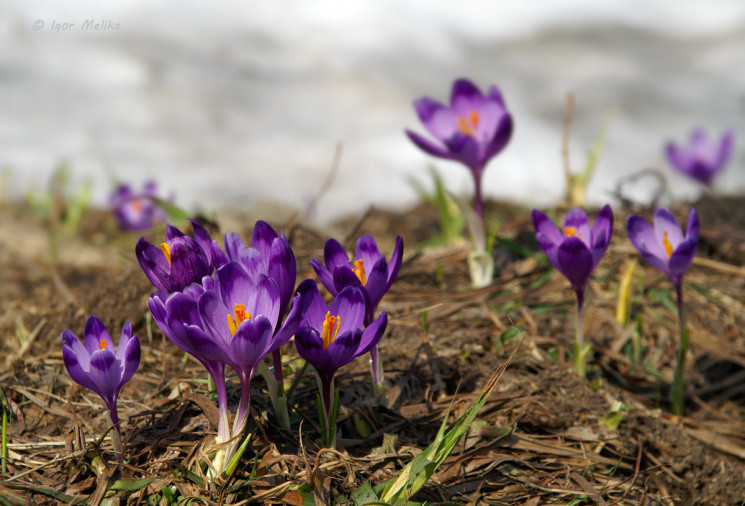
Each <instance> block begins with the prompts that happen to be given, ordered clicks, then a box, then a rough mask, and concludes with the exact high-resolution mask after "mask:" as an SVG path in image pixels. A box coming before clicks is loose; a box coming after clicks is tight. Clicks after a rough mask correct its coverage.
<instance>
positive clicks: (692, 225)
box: [686, 208, 699, 242]
mask: <svg viewBox="0 0 745 506" xmlns="http://www.w3.org/2000/svg"><path fill="white" fill-rule="evenodd" d="M698 230H699V225H698V213H697V212H696V210H695V209H693V208H691V210H690V211H689V212H688V225H687V226H686V239H695V241H696V242H698Z"/></svg>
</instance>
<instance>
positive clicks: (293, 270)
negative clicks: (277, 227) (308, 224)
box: [268, 235, 297, 311]
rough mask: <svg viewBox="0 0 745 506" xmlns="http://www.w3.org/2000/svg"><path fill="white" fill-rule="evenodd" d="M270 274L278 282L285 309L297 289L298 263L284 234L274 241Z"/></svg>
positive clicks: (270, 260)
mask: <svg viewBox="0 0 745 506" xmlns="http://www.w3.org/2000/svg"><path fill="white" fill-rule="evenodd" d="M268 276H269V277H270V278H272V279H273V280H274V281H275V282H276V283H277V288H278V289H279V296H280V308H281V310H282V311H285V310H286V309H287V304H289V302H290V299H291V298H292V293H293V291H294V289H295V281H296V280H297V263H296V262H295V254H294V253H293V252H292V248H291V247H290V245H289V244H288V242H287V239H286V238H285V237H284V235H283V236H282V237H281V238H277V239H275V240H274V241H273V242H272V246H271V254H270V256H269V268H268Z"/></svg>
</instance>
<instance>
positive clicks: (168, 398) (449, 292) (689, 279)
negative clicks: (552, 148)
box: [0, 198, 745, 505]
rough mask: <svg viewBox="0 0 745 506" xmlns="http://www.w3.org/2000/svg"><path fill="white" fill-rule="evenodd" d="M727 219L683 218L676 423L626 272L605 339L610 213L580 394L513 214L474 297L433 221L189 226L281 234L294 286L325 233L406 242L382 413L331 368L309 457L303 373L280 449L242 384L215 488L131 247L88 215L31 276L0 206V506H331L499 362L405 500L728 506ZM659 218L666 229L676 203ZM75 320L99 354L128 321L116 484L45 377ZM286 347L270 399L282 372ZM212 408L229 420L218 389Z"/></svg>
mask: <svg viewBox="0 0 745 506" xmlns="http://www.w3.org/2000/svg"><path fill="white" fill-rule="evenodd" d="M743 204H745V200H743V199H740V198H719V199H707V200H704V201H700V202H698V203H696V204H695V207H696V208H697V210H698V211H699V214H700V219H701V228H702V230H701V242H700V246H699V255H698V257H697V259H696V261H695V262H694V265H693V266H692V267H691V269H690V270H689V274H688V275H687V276H686V285H685V289H684V293H685V298H686V311H687V320H688V326H689V332H690V340H691V346H690V349H689V352H688V355H687V360H686V380H687V389H686V392H687V404H686V415H685V416H684V417H682V418H678V417H675V416H673V415H672V414H671V413H670V406H669V403H668V401H667V398H668V389H669V384H670V381H671V379H672V376H673V371H674V368H675V361H676V347H677V326H676V325H677V324H676V321H677V316H676V312H675V307H674V290H673V288H672V286H671V284H670V282H669V280H668V279H667V278H666V277H665V276H664V275H662V274H660V273H658V272H656V271H654V270H653V269H651V268H650V267H648V266H647V265H646V264H644V263H642V262H640V263H639V265H638V266H637V267H636V270H635V274H634V278H633V282H632V303H631V317H630V322H631V323H629V324H628V325H625V326H622V325H620V324H619V323H618V322H617V321H616V317H615V311H616V302H617V297H618V296H617V294H618V286H619V282H620V280H621V277H622V275H623V273H624V271H625V270H626V268H627V266H628V265H629V263H630V262H631V261H632V260H633V259H634V258H636V253H635V251H634V250H633V247H632V246H631V244H630V242H629V241H628V239H627V236H626V233H625V230H624V226H623V224H624V222H625V215H626V214H627V212H628V211H629V210H621V209H615V211H616V226H615V230H614V237H613V240H612V242H611V246H610V248H609V251H608V253H607V254H606V256H605V258H604V259H603V260H602V261H601V264H600V266H599V267H598V269H597V270H596V271H595V273H594V275H593V278H592V280H591V282H590V285H589V292H588V303H587V304H588V306H587V308H588V309H587V321H586V331H585V335H586V338H587V339H589V340H590V342H591V343H592V350H593V351H592V355H591V357H590V361H589V363H590V366H589V375H588V378H587V379H581V378H579V377H577V376H576V375H575V374H574V373H572V372H571V364H570V359H569V353H570V351H571V348H572V339H573V332H574V317H573V311H574V299H573V292H572V291H571V289H570V287H569V284H568V282H567V281H566V280H565V279H564V278H563V277H562V276H561V275H560V274H559V273H558V272H556V271H555V270H554V269H552V268H551V267H550V266H549V265H548V263H547V262H546V261H545V259H544V257H543V255H542V253H540V250H539V248H538V246H537V244H536V242H535V240H534V239H533V236H532V227H531V225H530V220H529V210H527V209H522V208H518V207H513V206H507V205H497V204H494V203H492V204H490V205H489V206H488V208H487V216H488V217H489V219H490V220H492V221H496V220H499V222H500V227H499V234H498V242H497V244H496V246H495V248H494V256H495V260H496V262H497V273H496V279H495V282H494V283H493V285H491V286H489V287H487V288H483V289H478V290H474V289H471V288H469V286H468V275H467V270H466V263H465V258H466V255H467V245H466V244H462V245H441V246H428V247H422V246H421V245H422V244H423V243H424V242H426V241H429V242H430V243H431V239H432V238H433V237H434V236H435V235H436V234H437V232H438V220H437V214H436V211H435V210H434V209H433V208H431V207H430V206H428V205H425V204H422V205H421V206H419V207H417V208H415V209H411V210H410V211H408V212H405V213H399V214H396V213H389V212H383V211H375V210H371V211H369V212H367V213H365V214H364V215H363V216H361V217H354V218H350V219H349V220H345V221H343V222H340V223H337V224H335V225H334V226H333V227H330V228H329V229H328V230H324V231H319V230H314V229H311V228H309V227H305V226H303V225H299V224H298V222H297V221H296V222H295V223H288V222H281V221H278V220H272V219H271V217H267V216H256V217H245V218H244V217H241V218H240V219H238V220H233V221H232V222H233V223H243V224H244V225H243V230H235V229H232V228H231V229H227V228H221V226H220V225H221V224H222V221H221V219H220V218H214V217H210V218H209V219H208V220H205V223H206V225H207V226H208V228H210V230H211V232H213V237H214V236H215V235H217V234H218V233H224V232H227V231H233V230H235V231H239V232H241V233H242V235H243V236H244V238H248V237H250V230H251V228H252V226H253V222H254V220H255V219H256V218H262V219H268V221H270V222H271V223H272V224H273V225H275V226H277V227H278V228H284V230H285V231H286V232H287V233H288V236H289V238H290V241H291V244H292V246H293V249H294V250H295V254H296V257H297V261H298V280H302V279H304V278H306V277H314V273H313V271H312V269H311V268H310V265H309V262H308V260H309V259H310V258H314V257H315V258H322V251H323V244H324V241H325V240H326V238H328V237H330V236H334V237H336V238H337V239H339V240H340V241H342V242H343V243H345V244H346V245H351V244H353V243H354V242H355V241H356V238H357V237H358V236H359V234H371V235H373V236H375V237H376V238H377V239H378V240H379V244H381V245H382V246H381V249H382V250H383V251H384V252H386V253H388V254H390V251H391V248H392V245H393V239H394V237H395V236H396V235H397V234H400V235H402V236H403V238H404V241H405V244H406V250H405V257H404V263H403V266H402V268H401V272H400V275H399V278H398V280H397V281H396V283H395V284H394V285H393V288H392V289H391V291H390V292H389V293H388V294H387V295H386V296H385V297H384V299H383V301H382V303H381V306H380V308H381V309H384V310H385V311H387V312H388V314H389V326H388V330H387V332H386V336H385V337H384V338H383V340H382V341H381V345H380V350H381V354H382V357H383V362H384V365H385V371H386V380H387V399H386V404H385V405H384V406H379V407H372V406H371V405H370V402H369V398H370V385H369V375H368V373H367V364H366V363H364V361H361V360H360V361H358V363H354V364H351V365H350V366H348V367H347V368H345V369H343V370H342V371H340V374H339V375H338V376H337V385H338V386H339V387H340V388H341V391H342V394H341V408H340V409H341V413H340V420H341V421H340V426H341V432H340V435H341V439H340V441H339V451H338V452H328V451H322V450H321V448H320V437H319V432H318V427H317V422H316V414H317V411H316V405H315V403H316V400H315V399H316V383H315V380H314V379H313V376H312V374H306V375H305V377H304V378H303V379H302V381H301V382H300V386H299V387H298V388H297V389H296V390H295V391H294V393H293V396H292V397H291V399H290V406H291V417H292V422H293V430H291V431H288V430H283V429H281V428H280V427H279V426H278V424H277V423H275V422H274V421H273V419H272V415H271V413H270V410H269V403H268V400H267V398H266V397H265V395H266V394H265V388H264V385H263V382H262V380H261V377H260V376H257V377H256V379H255V380H254V383H253V390H254V391H253V394H252V412H253V421H252V422H251V424H250V430H252V431H253V433H254V435H253V437H252V439H251V442H250V445H249V448H248V450H247V451H246V453H245V454H244V456H243V459H242V461H241V463H240V465H239V466H238V468H237V469H236V471H235V472H234V473H233V474H232V475H231V476H230V477H228V479H226V480H224V481H221V482H219V483H217V484H215V485H213V486H211V487H210V486H208V485H207V484H205V483H204V481H203V480H202V476H203V473H202V471H201V469H200V467H199V460H200V456H202V455H203V454H204V452H205V448H206V447H207V446H208V445H209V444H210V439H211V438H212V437H213V436H214V434H215V430H216V408H215V407H214V406H215V405H214V402H213V401H212V400H211V394H210V393H209V392H208V390H207V388H206V384H205V378H206V374H205V373H204V371H203V369H202V368H201V366H200V365H199V364H198V363H197V362H196V361H194V360H191V359H188V358H185V356H184V354H183V352H181V351H180V350H179V349H178V348H176V346H174V345H173V344H171V343H170V342H169V341H168V340H167V339H165V338H164V336H163V334H162V333H161V332H160V330H159V329H158V328H157V326H156V325H155V324H154V323H153V322H152V321H151V319H150V318H149V315H148V312H147V297H148V295H149V293H150V291H151V287H150V285H149V283H148V282H147V280H146V278H145V276H144V275H143V274H142V272H141V271H140V269H139V267H138V265H137V262H136V260H135V256H134V244H135V242H136V240H137V239H138V238H139V235H138V234H124V233H120V232H118V231H116V230H115V226H114V224H113V222H112V221H111V219H110V217H108V216H107V215H106V213H104V212H102V211H89V212H88V214H87V215H86V216H85V217H84V220H83V222H82V224H81V226H80V228H79V229H78V230H76V231H73V232H67V233H60V234H59V236H58V238H57V240H56V243H57V248H56V251H57V254H56V257H57V258H56V261H51V258H53V255H52V254H51V253H50V251H52V250H51V249H50V240H49V237H50V234H49V230H50V226H49V223H47V222H45V221H44V220H40V219H39V218H37V217H35V216H33V215H31V214H30V213H29V212H28V211H27V210H25V209H24V208H23V207H22V206H20V205H10V204H6V205H5V206H4V207H3V208H2V209H0V229H1V230H0V303H1V304H2V308H3V311H2V314H0V329H1V330H2V339H1V340H0V357H2V358H0V371H2V372H1V373H0V388H1V389H2V394H3V395H2V398H0V401H1V402H2V405H3V409H4V410H5V411H6V412H7V413H8V415H9V419H8V428H7V434H8V445H7V447H8V459H7V469H6V471H5V472H3V474H2V481H0V498H2V501H0V503H2V504H54V503H78V502H81V503H89V504H100V503H101V501H102V500H103V499H104V495H105V494H108V495H106V497H108V498H113V499H114V502H113V503H116V501H119V502H118V503H119V504H169V503H175V502H177V501H178V500H184V501H186V500H187V499H188V498H194V497H201V498H202V500H201V503H202V504H218V503H223V504H234V503H241V504H243V503H246V502H251V501H256V502H260V503H266V504H302V497H301V495H300V494H299V490H312V491H313V492H314V494H315V497H316V503H320V504H323V503H324V502H329V501H331V500H334V501H337V502H339V503H344V502H345V501H349V498H350V494H351V492H352V491H353V490H354V489H356V488H357V487H359V486H360V485H362V484H363V483H364V482H365V481H370V482H372V483H373V484H376V483H380V482H382V481H384V480H386V479H388V478H390V477H391V476H393V474H394V473H395V472H396V471H397V470H399V469H401V468H402V467H403V466H404V465H405V464H406V463H407V462H409V461H410V460H411V458H412V457H413V456H414V455H416V454H418V453H419V452H420V451H421V450H422V449H423V448H424V447H426V446H427V445H428V444H429V443H430V442H431V441H432V439H433V437H434V435H435V433H436V432H437V430H438V428H439V426H440V424H441V423H442V420H443V417H444V416H445V415H446V413H447V410H448V408H449V407H450V406H451V404H452V406H453V412H452V413H451V414H450V418H451V421H452V420H454V419H455V417H457V416H458V415H460V413H462V412H463V411H464V410H465V409H466V408H467V407H468V405H469V403H470V402H472V401H473V399H474V398H475V396H476V394H477V392H478V391H479V389H480V388H481V387H482V386H483V384H484V382H485V381H486V379H487V378H488V377H489V375H490V374H491V373H492V372H493V371H494V370H495V369H496V368H497V367H499V366H500V365H501V364H503V363H504V361H505V360H506V359H507V357H508V356H509V355H510V354H511V353H512V352H513V351H515V349H516V348H517V351H516V354H515V356H514V359H513V360H512V362H511V363H510V364H509V366H508V368H507V370H506V372H505V374H504V375H503V376H502V377H501V379H500V381H499V383H498V385H497V388H496V390H495V392H494V393H493V394H492V395H491V396H490V398H489V399H488V401H487V403H486V404H485V406H484V408H483V409H482V411H481V412H480V414H479V416H478V418H477V422H476V423H474V424H473V426H472V428H471V431H470V433H469V435H468V437H466V438H464V440H463V441H461V442H460V443H459V444H458V446H457V447H456V449H455V451H454V452H453V453H452V454H451V455H450V457H448V459H447V460H446V461H445V463H444V464H443V465H442V466H441V467H440V468H439V469H438V471H437V472H436V473H435V475H434V477H433V478H432V479H431V480H430V481H429V482H428V483H427V485H426V486H425V487H424V488H423V489H422V490H421V491H420V492H419V493H418V494H417V495H416V496H415V497H413V498H412V500H415V501H429V502H430V503H438V502H447V501H449V502H454V503H468V504H530V505H537V504H572V505H576V504H706V505H717V504H743V503H744V502H745V460H743V459H745V425H744V424H743V422H742V420H743V419H745V405H744V403H745V341H743V336H742V333H741V329H742V328H743V327H744V323H745V322H744V321H743V316H744V315H745V312H744V311H743V297H742V295H743V293H744V286H745V267H744V266H743V259H745V255H744V252H743V249H745V233H743V232H742V230H745V212H742V211H741V210H742V209H745V206H743ZM674 211H675V213H676V215H677V216H680V217H682V218H684V217H685V216H686V215H687V207H686V206H680V207H678V208H676V209H675V210H674ZM634 212H640V213H641V214H643V215H645V216H646V217H649V215H650V214H651V211H650V210H648V209H647V210H644V209H638V210H634ZM558 214H559V215H560V216H561V215H562V212H561V211H559V212H558ZM159 234H162V232H159ZM160 237H162V235H160V236H159V235H154V236H153V237H152V238H151V240H152V241H158V242H160V241H161V240H162V239H160ZM89 314H95V315H97V316H98V317H99V318H101V320H102V321H103V322H104V323H105V324H106V325H107V327H108V328H109V330H110V331H111V332H112V334H113V335H114V336H118V333H119V329H120V328H121V325H122V323H123V322H125V321H131V322H132V324H133V326H134V330H135V334H137V335H138V336H139V337H140V341H141V346H142V361H141V364H140V369H139V371H138V373H137V374H136V375H135V376H134V378H133V379H132V380H131V381H130V383H128V384H127V385H126V386H125V387H124V388H123V390H122V393H121V396H120V400H119V415H120V418H121V419H122V423H123V436H124V438H125V453H126V457H125V465H123V466H117V465H116V460H115V458H114V456H113V453H112V447H111V443H110V440H109V438H108V437H107V438H105V439H103V442H101V436H102V435H103V434H104V432H105V430H106V428H107V418H106V413H105V409H104V406H103V403H102V402H101V401H100V399H98V398H97V396H95V394H93V393H91V392H90V391H87V390H85V389H83V388H82V387H79V386H78V385H76V384H75V383H73V382H72V381H71V380H70V378H69V377H68V376H67V373H66V371H65V369H64V365H63V363H62V354H61V351H62V350H61V343H60V332H61V331H62V329H64V328H70V329H71V330H73V331H74V332H75V333H77V334H78V335H81V334H82V329H83V326H84V323H85V320H86V319H87V317H88V315H89ZM637 322H638V326H637ZM635 332H636V333H637V334H636V335H637V336H638V338H639V341H638V342H639V343H640V348H639V352H638V357H634V353H633V352H632V342H633V340H634V339H633V338H634V336H635V334H634V333H635ZM288 348H289V349H288V351H287V352H286V353H287V360H288V362H289V364H290V365H289V366H288V372H289V379H290V380H292V379H293V375H294V374H296V371H297V370H298V367H297V366H298V365H299V361H298V360H297V356H296V353H295V352H294V350H293V349H291V347H288ZM635 358H638V360H636V359H635ZM228 392H229V394H230V400H231V406H232V407H233V408H234V407H235V405H236V404H237V402H238V394H239V392H238V384H237V381H236V380H235V378H234V377H230V383H229V386H228ZM619 411H620V412H621V415H623V412H624V411H627V413H626V414H625V416H619V417H617V418H616V421H617V420H618V419H619V418H620V423H618V424H617V427H614V426H613V424H612V423H611V424H608V423H607V422H608V417H609V415H610V414H611V413H613V412H615V413H618V412H619ZM360 419H362V420H365V421H366V422H367V424H368V426H369V427H370V428H371V434H370V436H369V437H366V438H365V437H362V436H361V435H360V434H359V433H358V431H357V430H356V428H355V427H356V425H355V423H354V421H355V420H360ZM608 425H610V427H609V426H608ZM107 488H108V489H109V490H108V492H107ZM109 500H110V499H109ZM110 503H111V502H110ZM197 503H200V502H199V501H197Z"/></svg>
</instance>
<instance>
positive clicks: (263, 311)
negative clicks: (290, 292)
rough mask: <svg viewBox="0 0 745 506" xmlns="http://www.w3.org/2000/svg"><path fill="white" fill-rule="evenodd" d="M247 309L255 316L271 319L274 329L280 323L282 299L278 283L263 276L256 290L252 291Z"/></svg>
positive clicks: (247, 302)
mask: <svg viewBox="0 0 745 506" xmlns="http://www.w3.org/2000/svg"><path fill="white" fill-rule="evenodd" d="M245 304H246V309H248V310H249V312H250V313H251V314H252V315H254V316H257V315H263V316H266V317H267V318H269V320H270V321H271V322H272V327H274V326H275V325H276V324H277V322H278V321H279V311H280V307H279V304H280V298H279V289H278V288H277V283H275V282H274V280H273V279H270V278H268V277H266V276H261V277H260V279H259V281H258V283H257V284H256V288H255V289H254V290H252V292H251V294H250V296H249V298H248V300H247V301H246V303H245Z"/></svg>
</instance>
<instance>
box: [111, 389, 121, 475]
mask: <svg viewBox="0 0 745 506" xmlns="http://www.w3.org/2000/svg"><path fill="white" fill-rule="evenodd" d="M109 420H111V426H112V427H113V429H114V430H112V431H111V442H112V443H113V444H114V451H115V452H116V458H117V460H118V461H119V463H123V462H124V455H123V453H122V430H121V428H120V427H119V417H118V415H117V413H116V401H115V404H114V406H112V407H111V408H109Z"/></svg>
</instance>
